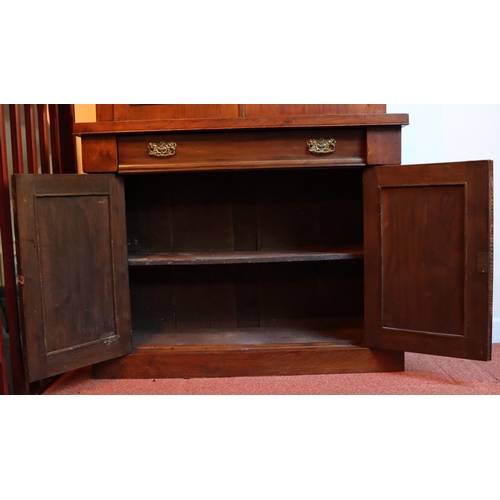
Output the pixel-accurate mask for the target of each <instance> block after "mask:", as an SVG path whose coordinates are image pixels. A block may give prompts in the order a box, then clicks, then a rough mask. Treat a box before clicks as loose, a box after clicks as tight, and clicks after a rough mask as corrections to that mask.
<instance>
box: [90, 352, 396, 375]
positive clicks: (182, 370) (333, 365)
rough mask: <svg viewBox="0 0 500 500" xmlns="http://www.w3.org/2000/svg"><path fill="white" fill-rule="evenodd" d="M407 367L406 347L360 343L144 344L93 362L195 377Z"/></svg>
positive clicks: (106, 370)
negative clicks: (380, 347) (374, 346)
mask: <svg viewBox="0 0 500 500" xmlns="http://www.w3.org/2000/svg"><path fill="white" fill-rule="evenodd" d="M391 371H404V353H403V352H397V351H383V350H377V349H366V348H363V347H357V346H345V345H340V346H338V345H335V344H331V345H328V344H327V345H325V346H324V347H318V346H302V347H301V346H293V345H284V346H282V347H276V346H273V347H255V348H251V347H250V348H249V347H246V346H243V347H242V346H239V347H230V348H223V347H220V346H211V347H208V348H205V347H203V348H191V349H189V348H179V349H170V350H167V349H162V350H154V349H142V350H136V351H134V352H133V353H132V354H130V355H128V356H124V357H121V358H118V359H114V360H110V361H107V362H105V363H99V364H97V365H94V366H93V376H94V377H95V378H194V377H248V376H265V375H276V376H277V375H313V374H320V373H324V374H326V373H366V372H391Z"/></svg>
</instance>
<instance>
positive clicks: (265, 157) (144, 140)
mask: <svg viewBox="0 0 500 500" xmlns="http://www.w3.org/2000/svg"><path fill="white" fill-rule="evenodd" d="M320 138H327V139H330V138H333V139H335V140H336V148H335V151H334V152H333V153H330V154H313V153H311V152H309V151H308V146H307V141H308V140H310V139H320ZM84 142H85V140H84ZM150 142H153V143H160V142H165V143H170V142H174V143H176V144H177V148H176V153H175V155H174V156H169V157H165V158H161V157H154V156H150V154H149V152H148V144H149V143H150ZM365 150H366V145H365V132H364V130H363V129H358V128H349V129H340V128H339V129H307V130H293V131H292V130H289V131H252V132H248V131H226V132H204V133H195V132H186V133H169V134H157V135H149V134H146V135H126V136H119V137H118V159H119V166H118V170H119V171H123V172H130V171H136V172H140V171H141V170H155V169H157V170H172V171H173V170H186V169H188V170H196V169H207V168H208V169H213V168H219V169H220V168H226V169H227V168H231V169H234V168H249V167H252V168H253V169H257V168H265V167H279V166H283V167H289V166H292V165H293V166H304V165H310V166H321V165H323V166H326V165H328V166H330V165H335V164H341V165H363V164H365V163H366V153H365Z"/></svg>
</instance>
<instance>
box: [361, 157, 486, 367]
mask: <svg viewBox="0 0 500 500" xmlns="http://www.w3.org/2000/svg"><path fill="white" fill-rule="evenodd" d="M492 172H493V164H492V162H491V161H478V162H460V163H446V164H429V165H405V166H390V167H389V166H385V167H377V168H373V169H369V170H367V171H366V172H365V175H364V181H363V183H364V202H365V204H364V225H365V241H364V244H365V331H366V343H367V345H368V346H369V347H377V348H383V349H395V350H403V351H412V352H421V353H427V354H439V355H446V356H453V357H462V358H469V359H480V360H489V359H491V309H492V276H493V275H492V207H493V203H492V185H493V182H492Z"/></svg>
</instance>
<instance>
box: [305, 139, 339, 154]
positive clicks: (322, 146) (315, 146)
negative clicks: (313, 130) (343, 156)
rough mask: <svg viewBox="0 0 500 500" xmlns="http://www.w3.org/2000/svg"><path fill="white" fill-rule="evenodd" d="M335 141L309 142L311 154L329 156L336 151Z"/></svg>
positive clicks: (312, 140)
mask: <svg viewBox="0 0 500 500" xmlns="http://www.w3.org/2000/svg"><path fill="white" fill-rule="evenodd" d="M336 142H337V141H336V140H335V139H319V140H316V139H310V140H308V141H307V146H308V148H309V152H310V153H315V154H329V153H333V152H334V151H335V144H336Z"/></svg>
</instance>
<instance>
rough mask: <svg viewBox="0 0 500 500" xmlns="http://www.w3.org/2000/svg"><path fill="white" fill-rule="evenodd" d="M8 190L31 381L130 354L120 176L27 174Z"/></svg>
mask: <svg viewBox="0 0 500 500" xmlns="http://www.w3.org/2000/svg"><path fill="white" fill-rule="evenodd" d="M13 191H14V193H13V195H14V213H15V222H16V232H17V251H18V283H19V295H20V304H21V320H22V338H23V350H24V356H25V360H26V365H27V371H28V376H29V381H30V382H33V381H36V380H41V379H43V378H47V377H50V376H53V375H57V374H60V373H64V372H67V371H70V370H73V369H76V368H81V367H83V366H87V365H90V364H93V363H97V362H100V361H104V360H108V359H111V358H115V357H118V356H120V355H124V354H127V353H129V352H131V321H130V297H129V287H128V265H127V241H126V228H125V199H124V190H123V183H122V179H120V178H118V177H117V176H113V175H70V174H64V175H57V174H54V175H27V174H24V175H16V176H14V179H13Z"/></svg>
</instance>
